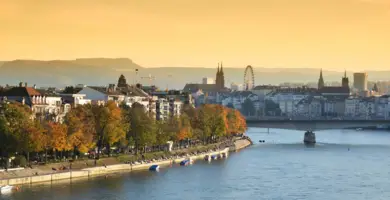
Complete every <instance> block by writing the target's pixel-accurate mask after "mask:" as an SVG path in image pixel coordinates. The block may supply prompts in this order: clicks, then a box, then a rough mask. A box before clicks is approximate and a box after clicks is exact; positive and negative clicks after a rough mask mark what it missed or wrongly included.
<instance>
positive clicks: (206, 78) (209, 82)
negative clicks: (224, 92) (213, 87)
mask: <svg viewBox="0 0 390 200" xmlns="http://www.w3.org/2000/svg"><path fill="white" fill-rule="evenodd" d="M202 84H215V81H214V79H213V78H208V77H205V78H203V79H202Z"/></svg>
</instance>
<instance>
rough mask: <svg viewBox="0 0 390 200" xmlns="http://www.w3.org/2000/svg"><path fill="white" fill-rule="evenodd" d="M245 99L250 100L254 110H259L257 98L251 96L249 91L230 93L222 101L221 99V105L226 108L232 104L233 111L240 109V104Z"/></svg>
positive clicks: (253, 95)
mask: <svg viewBox="0 0 390 200" xmlns="http://www.w3.org/2000/svg"><path fill="white" fill-rule="evenodd" d="M246 99H250V100H251V101H252V103H254V106H255V108H256V107H257V108H256V109H259V107H260V105H261V103H260V102H259V97H258V96H257V95H256V94H253V93H252V92H251V91H236V92H232V93H230V94H229V95H228V96H226V97H225V98H224V99H222V105H224V106H227V105H229V104H232V105H233V107H234V108H235V109H238V110H240V109H242V104H243V103H244V102H245V100H246Z"/></svg>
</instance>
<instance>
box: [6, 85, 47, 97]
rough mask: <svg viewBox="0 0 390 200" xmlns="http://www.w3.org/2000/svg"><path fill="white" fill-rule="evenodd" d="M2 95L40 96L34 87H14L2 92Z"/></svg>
mask: <svg viewBox="0 0 390 200" xmlns="http://www.w3.org/2000/svg"><path fill="white" fill-rule="evenodd" d="M3 96H14V97H17V96H18V97H27V96H30V97H31V96H41V93H39V92H38V91H37V90H36V89H34V88H32V87H14V88H11V89H9V90H7V91H5V92H4V93H3Z"/></svg>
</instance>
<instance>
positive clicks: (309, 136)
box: [303, 131, 316, 145]
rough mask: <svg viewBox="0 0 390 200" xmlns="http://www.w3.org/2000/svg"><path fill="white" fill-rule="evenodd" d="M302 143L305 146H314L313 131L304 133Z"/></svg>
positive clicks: (314, 137) (314, 136)
mask: <svg viewBox="0 0 390 200" xmlns="http://www.w3.org/2000/svg"><path fill="white" fill-rule="evenodd" d="M303 143H305V144H310V145H312V144H315V143H316V134H315V133H314V132H313V131H306V132H305V136H304V138H303Z"/></svg>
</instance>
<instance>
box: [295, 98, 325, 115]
mask: <svg viewBox="0 0 390 200" xmlns="http://www.w3.org/2000/svg"><path fill="white" fill-rule="evenodd" d="M322 101H323V100H322V98H321V97H317V96H308V97H306V98H304V99H302V100H301V101H300V102H298V103H297V104H296V105H295V111H294V117H304V118H319V117H321V116H322Z"/></svg>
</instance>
